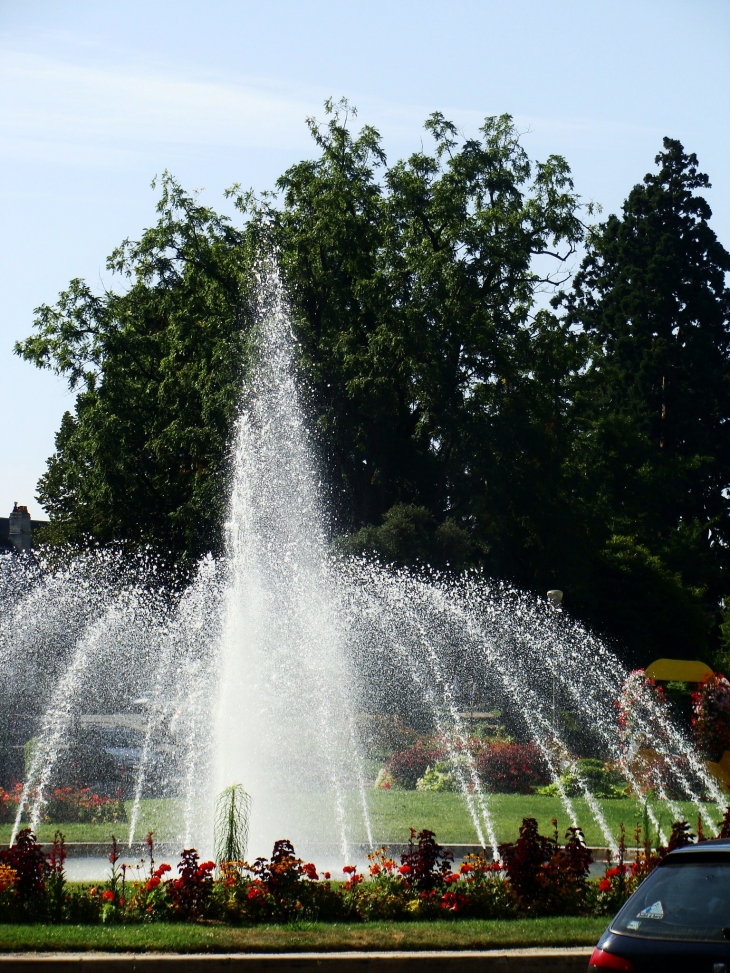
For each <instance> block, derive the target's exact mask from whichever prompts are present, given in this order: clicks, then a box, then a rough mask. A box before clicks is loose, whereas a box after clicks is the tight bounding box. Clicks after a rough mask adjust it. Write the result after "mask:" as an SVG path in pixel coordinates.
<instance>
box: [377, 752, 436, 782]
mask: <svg viewBox="0 0 730 973" xmlns="http://www.w3.org/2000/svg"><path fill="white" fill-rule="evenodd" d="M444 756H445V750H444V749H443V747H438V746H433V745H430V744H423V743H416V744H414V745H413V746H412V747H409V748H408V750H401V751H400V752H399V753H394V754H393V756H392V757H391V758H390V760H388V762H387V763H386V765H385V769H386V771H387V772H388V773H389V774H390V776H391V777H392V778H393V780H394V781H395V782H396V783H397V784H400V785H401V787H408V788H412V787H415V786H416V782H417V781H418V780H420V778H421V777H423V775H424V774H425V773H426V771H427V770H428V768H429V767H432V766H433V765H434V764H435V763H437V762H438V761H439V760H443V759H444Z"/></svg>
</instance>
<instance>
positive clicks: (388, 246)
mask: <svg viewBox="0 0 730 973" xmlns="http://www.w3.org/2000/svg"><path fill="white" fill-rule="evenodd" d="M327 110H328V112H329V115H330V119H329V121H328V123H327V125H326V127H323V126H320V125H318V124H317V123H316V122H314V121H313V120H310V128H311V131H312V134H313V136H314V138H315V141H316V142H317V145H318V146H319V148H320V149H321V155H320V157H319V158H318V159H317V160H315V161H312V162H304V163H301V164H299V165H297V166H294V167H293V168H292V169H290V170H288V172H286V173H285V174H284V176H282V178H281V179H280V180H279V182H278V187H279V190H280V192H281V205H280V206H278V205H277V201H276V200H272V199H266V200H263V201H262V202H261V203H260V204H258V206H257V205H256V203H255V201H253V200H252V198H251V197H250V196H249V197H244V198H242V199H241V200H240V205H241V207H242V208H243V209H244V211H245V212H246V213H247V215H251V216H252V217H253V219H252V224H251V226H252V230H251V232H257V231H256V230H255V229H254V228H255V227H256V226H258V227H264V226H265V227H266V233H268V234H270V235H271V236H273V238H274V240H275V241H276V246H277V251H278V254H279V256H280V259H281V264H282V268H283V272H284V275H285V279H286V282H287V285H288V289H289V292H290V294H291V296H292V305H293V311H294V314H295V318H296V323H297V327H298V333H299V335H300V337H301V342H302V349H303V359H304V363H305V367H306V369H307V373H308V378H309V380H310V382H311V385H312V388H313V396H314V403H315V404H314V409H313V411H314V413H315V414H316V415H317V416H318V419H319V422H320V428H321V431H322V438H323V440H324V441H325V443H326V446H325V448H326V450H327V453H328V466H329V467H330V468H331V469H332V470H333V471H334V473H335V483H336V487H337V490H338V495H337V497H336V499H337V501H338V503H337V506H338V507H339V512H340V528H341V529H344V530H353V529H354V530H357V529H359V528H361V527H363V526H366V525H374V526H375V528H376V529H380V527H379V525H380V523H381V522H382V521H383V518H384V517H386V515H387V514H388V511H389V510H391V509H393V510H394V511H395V513H394V517H395V520H397V521H400V520H402V511H403V510H404V509H405V508H409V509H410V508H425V509H426V510H427V511H429V512H430V514H431V516H432V517H433V518H434V520H435V526H438V525H439V524H442V523H445V522H446V521H447V520H448V521H451V522H453V523H455V524H456V525H457V526H458V527H459V528H460V529H464V530H467V531H469V533H471V534H472V535H473V537H474V538H475V539H476V541H477V544H476V547H475V550H476V551H477V553H478V552H479V551H481V554H482V556H483V557H487V558H488V559H489V563H490V565H491V566H492V567H493V568H494V570H495V571H499V570H500V569H501V570H503V572H504V573H507V574H508V575H509V576H511V577H513V578H515V579H518V580H520V581H522V582H526V581H527V579H531V577H532V574H533V573H534V572H533V570H532V566H531V565H530V563H529V561H530V558H529V555H528V558H527V559H525V558H524V557H522V556H521V555H520V552H521V551H526V550H530V549H531V550H532V551H533V552H534V551H537V550H538V548H539V543H538V541H537V534H538V533H539V527H538V524H537V523H536V520H535V518H537V520H538V521H541V520H542V519H545V509H546V505H547V504H549V503H550V497H551V495H552V494H554V493H556V490H554V489H553V486H554V484H553V483H552V482H551V474H550V473H549V472H546V471H545V469H542V470H541V472H542V475H538V476H536V475H535V472H536V470H538V469H540V466H541V461H543V460H546V458H547V457H550V462H552V465H553V467H554V468H555V471H556V472H555V476H556V477H559V469H560V459H558V456H560V455H561V449H562V445H563V444H562V442H561V428H560V416H561V414H564V411H565V409H564V402H563V401H562V398H563V395H564V379H565V375H566V373H568V372H570V370H571V369H572V368H575V367H577V364H576V362H577V359H576V357H575V354H576V343H575V342H574V341H572V338H571V335H570V333H569V332H568V331H566V329H565V328H564V327H563V325H562V322H561V321H560V320H558V319H557V318H555V317H553V316H550V315H546V314H539V315H536V314H535V313H534V312H535V308H534V304H535V293H536V291H537V289H538V288H540V287H546V286H551V285H553V284H554V283H556V282H557V281H560V280H563V279H564V274H563V273H562V268H563V267H564V265H565V263H566V261H567V260H568V259H569V257H570V255H571V254H572V253H573V251H574V248H575V246H576V244H577V243H578V241H579V240H580V239H581V236H582V232H583V226H582V223H581V222H580V219H579V218H578V209H579V204H578V199H577V197H576V196H575V194H574V192H573V186H572V182H571V180H570V174H569V170H568V167H567V164H566V163H565V161H564V160H563V159H561V158H559V157H557V156H551V157H550V158H549V159H548V160H547V161H546V162H545V163H532V162H531V161H530V160H529V159H528V157H527V154H526V153H525V151H524V149H523V148H522V146H521V145H520V140H519V134H518V133H517V131H516V130H515V128H514V125H513V123H512V120H511V118H510V117H509V116H506V115H505V116H502V117H499V118H489V119H487V120H486V121H485V123H484V125H483V127H482V129H481V132H480V137H479V138H478V139H462V138H461V137H460V136H459V135H458V133H457V131H456V128H455V126H454V125H453V124H452V123H450V122H448V121H447V120H446V119H445V118H444V117H443V116H442V115H440V114H438V113H437V114H434V115H432V116H431V117H430V119H429V120H428V121H427V123H426V130H427V132H428V134H429V135H430V136H431V137H432V138H433V140H434V145H435V149H434V152H433V154H428V153H426V152H425V151H422V152H419V153H416V154H414V155H413V156H411V157H410V158H409V159H408V160H407V161H402V162H399V163H397V164H396V165H394V166H392V167H390V168H388V167H387V165H386V160H385V156H384V154H383V152H382V149H381V146H380V140H379V136H378V133H377V132H376V131H375V130H374V129H372V128H370V127H365V128H363V129H362V131H361V132H360V134H359V135H358V136H356V137H355V136H353V135H352V134H351V133H350V131H349V128H348V123H349V119H350V110H349V107H348V106H347V105H346V104H345V103H341V104H340V105H339V106H334V105H332V104H331V103H330V104H328V106H327ZM379 173H380V177H381V181H380V182H378V180H377V176H378V174H379ZM258 232H261V231H258ZM538 256H539V257H541V258H542V260H543V266H544V267H548V268H549V264H550V262H552V263H553V264H556V265H557V268H558V274H557V276H556V275H555V274H554V273H552V272H550V273H547V272H546V273H545V274H544V275H541V274H538V273H537V272H536V271H535V268H534V258H535V257H538ZM548 376H549V378H548ZM546 379H547V381H546ZM519 480H523V485H521V486H520V488H519V489H518V490H517V491H515V489H514V486H515V483H516V482H517V481H519ZM543 486H546V487H547V492H546V491H545V490H544V489H543ZM520 499H521V500H523V501H524V506H523V507H522V509H520V510H517V509H516V507H517V505H518V503H519V500H520ZM547 519H549V518H547ZM555 519H556V520H559V519H560V518H555ZM384 528H386V534H388V536H391V538H392V531H390V526H389V522H386V523H385V524H384ZM568 533H569V532H568ZM383 536H385V535H383ZM404 536H405V535H404ZM361 540H362V536H361V537H360V539H359V540H358V541H357V543H358V544H359V543H360V541H361ZM515 541H517V543H515ZM530 545H532V547H531V548H530ZM386 546H388V545H386ZM388 549H389V550H390V549H391V548H390V546H389V547H388ZM409 556H410V555H405V552H404V557H406V558H407V557H409ZM538 560H541V564H543V565H544V564H546V563H547V562H548V561H549V560H550V555H549V554H539V555H538Z"/></svg>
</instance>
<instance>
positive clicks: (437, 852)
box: [399, 828, 454, 892]
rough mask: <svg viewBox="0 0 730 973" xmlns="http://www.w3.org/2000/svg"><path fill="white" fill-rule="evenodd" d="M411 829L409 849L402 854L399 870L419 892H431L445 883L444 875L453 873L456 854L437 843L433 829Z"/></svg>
mask: <svg viewBox="0 0 730 973" xmlns="http://www.w3.org/2000/svg"><path fill="white" fill-rule="evenodd" d="M410 831H411V837H410V839H409V841H408V851H407V852H405V853H404V854H402V855H401V867H400V869H399V872H400V874H401V875H402V876H403V878H404V879H405V880H406V881H407V883H408V884H409V885H411V886H412V887H414V888H417V889H418V890H419V892H430V891H431V889H433V888H435V887H436V886H440V885H443V884H444V877H445V876H446V875H449V874H450V873H451V866H452V863H453V861H454V855H453V852H451V851H448V850H446V849H445V848H442V847H441V845H439V844H438V843H437V841H436V836H435V834H434V833H433V831H428V830H423V831H419V832H418V833H416V830H415V828H411V829H410ZM416 842H417V843H416Z"/></svg>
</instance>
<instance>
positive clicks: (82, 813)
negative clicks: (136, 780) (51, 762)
mask: <svg viewBox="0 0 730 973" xmlns="http://www.w3.org/2000/svg"><path fill="white" fill-rule="evenodd" d="M22 796H23V785H22V783H18V784H16V785H15V786H14V787H13V788H12V790H9V791H6V790H3V788H2V787H0V822H4V823H6V822H11V821H14V820H15V817H16V815H17V813H18V807H19V806H20V801H21V800H22ZM41 820H42V821H52V822H53V823H54V824H67V823H71V822H79V823H82V824H121V823H123V822H125V821H126V820H127V811H126V808H125V806H124V801H122V799H121V798H120V797H107V796H105V795H102V794H95V793H94V792H93V791H92V790H91V788H90V787H56V788H54V790H53V791H51V792H50V794H48V795H47V796H46V800H45V802H44V803H43V804H42V805H41Z"/></svg>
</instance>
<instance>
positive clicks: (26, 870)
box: [0, 828, 50, 918]
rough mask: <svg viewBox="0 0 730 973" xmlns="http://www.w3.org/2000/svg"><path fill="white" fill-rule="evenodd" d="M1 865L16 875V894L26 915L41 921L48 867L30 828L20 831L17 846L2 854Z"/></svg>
mask: <svg viewBox="0 0 730 973" xmlns="http://www.w3.org/2000/svg"><path fill="white" fill-rule="evenodd" d="M0 864H2V865H7V866H8V867H9V868H12V869H13V871H14V872H15V874H16V880H15V888H14V891H15V895H16V902H17V905H18V908H19V909H20V911H21V912H22V913H23V914H26V915H28V916H29V917H30V916H32V917H33V918H36V917H37V918H42V917H43V914H44V913H45V911H46V906H47V901H46V898H47V897H46V880H47V878H48V875H49V871H50V868H49V864H48V860H47V858H46V856H45V855H44V853H43V849H42V848H41V846H40V845H39V844H38V842H37V841H36V836H35V835H34V834H33V832H32V831H31V829H30V828H23V830H22V831H19V832H18V836H17V838H16V839H15V844H14V845H11V846H10V847H9V848H5V849H4V850H3V851H0Z"/></svg>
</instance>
